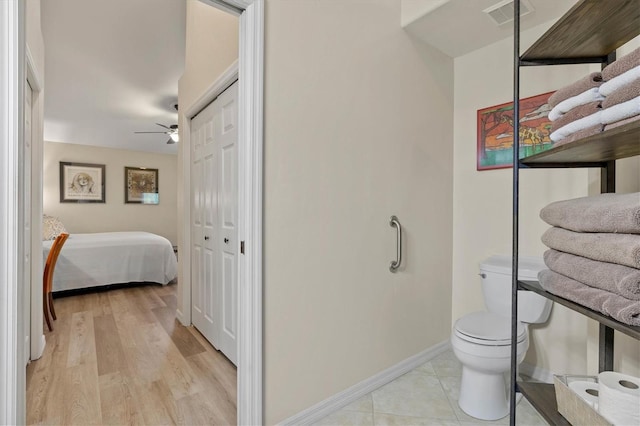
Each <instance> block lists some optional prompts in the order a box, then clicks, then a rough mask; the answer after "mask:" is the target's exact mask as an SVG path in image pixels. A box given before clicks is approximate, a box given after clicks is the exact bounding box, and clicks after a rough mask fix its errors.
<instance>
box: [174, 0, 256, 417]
mask: <svg viewBox="0 0 640 426" xmlns="http://www.w3.org/2000/svg"><path fill="white" fill-rule="evenodd" d="M200 1H201V2H202V3H205V4H208V5H210V6H213V7H216V8H218V9H221V10H224V11H225V12H229V13H232V14H234V15H236V16H238V19H239V24H240V25H239V55H238V61H237V62H236V63H234V64H232V65H231V66H230V67H229V68H228V69H227V70H226V71H225V72H224V73H223V74H222V75H221V76H220V77H219V78H218V79H217V80H216V81H215V82H214V83H213V84H212V85H211V86H210V87H209V88H208V89H207V90H205V92H204V93H203V94H201V95H200V97H199V98H198V99H197V100H196V101H194V103H193V104H192V105H185V109H184V113H182V112H180V115H181V116H180V119H179V122H180V123H181V128H180V137H181V139H182V140H183V141H184V143H183V144H181V154H182V161H181V165H182V168H183V188H182V189H183V190H182V196H183V199H182V205H183V220H182V223H181V224H180V226H181V227H182V232H181V233H182V241H181V242H182V247H181V250H180V251H181V253H180V262H181V270H182V275H181V281H180V282H181V283H183V284H184V285H180V287H181V289H180V290H179V291H181V292H182V304H181V305H180V306H178V311H177V316H178V319H179V320H180V322H181V323H182V324H183V325H190V324H191V273H190V272H191V271H190V270H191V220H190V219H191V200H190V194H191V173H190V172H187V171H190V167H191V151H190V149H186V148H183V147H189V148H190V146H189V138H190V136H191V119H192V118H193V117H194V116H195V115H196V114H197V113H198V112H199V111H200V110H201V109H202V108H204V107H205V106H206V105H208V104H209V103H210V102H211V101H213V99H215V97H217V96H218V95H219V94H220V93H222V91H224V89H225V88H226V87H228V86H229V84H230V83H231V82H233V81H234V80H235V79H236V78H237V79H238V124H239V127H238V239H239V241H244V246H245V250H244V254H243V255H239V256H238V357H237V362H238V376H237V377H238V378H237V386H238V390H237V407H238V411H237V414H238V418H237V423H238V424H239V425H258V424H263V420H262V419H263V385H262V383H263V375H262V366H263V361H262V352H263V351H262V348H263V343H262V341H263V340H262V339H263V337H262V235H263V234H262V197H263V195H262V190H263V185H262V176H263V172H262V170H263V119H264V109H263V108H264V107H263V93H264V86H263V84H264V0H200ZM187 283H188V285H187Z"/></svg>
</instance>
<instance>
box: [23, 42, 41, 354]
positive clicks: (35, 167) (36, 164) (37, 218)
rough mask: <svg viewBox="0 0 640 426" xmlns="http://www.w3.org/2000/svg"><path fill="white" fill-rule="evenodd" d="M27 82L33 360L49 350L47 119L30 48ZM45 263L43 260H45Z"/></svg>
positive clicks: (26, 51)
mask: <svg viewBox="0 0 640 426" xmlns="http://www.w3.org/2000/svg"><path fill="white" fill-rule="evenodd" d="M25 55H26V67H27V81H28V82H29V84H30V85H31V90H32V91H33V98H32V100H31V102H32V103H31V122H32V126H31V139H32V141H31V191H30V192H31V193H30V196H31V297H30V300H29V302H28V303H26V302H25V306H29V305H30V315H29V319H30V327H31V329H30V333H29V338H30V340H31V342H30V359H31V360H32V361H33V360H36V359H38V358H40V357H41V356H42V353H43V352H44V347H45V337H44V326H43V322H42V321H43V313H42V279H38V278H37V277H42V272H43V271H42V261H39V260H41V259H42V257H41V256H42V179H43V177H42V176H43V160H42V158H43V157H42V154H43V149H44V147H43V145H42V144H43V137H42V129H43V124H42V123H43V117H42V112H43V111H44V105H43V104H42V102H43V98H42V90H43V87H44V84H43V79H44V76H43V75H42V74H41V73H40V70H39V69H38V67H37V65H36V61H35V59H34V58H33V55H32V54H31V50H30V49H29V46H28V45H26V48H25ZM42 260H43V259H42Z"/></svg>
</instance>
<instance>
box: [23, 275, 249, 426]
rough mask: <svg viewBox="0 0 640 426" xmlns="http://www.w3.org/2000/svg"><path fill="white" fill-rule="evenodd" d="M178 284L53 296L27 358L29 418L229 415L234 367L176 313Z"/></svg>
mask: <svg viewBox="0 0 640 426" xmlns="http://www.w3.org/2000/svg"><path fill="white" fill-rule="evenodd" d="M175 291H176V285H175V284H173V285H168V286H160V285H145V286H141V287H134V288H124V289H116V290H110V291H105V292H98V293H91V294H85V295H76V296H70V297H63V298H58V299H55V300H54V303H55V309H56V313H57V315H58V319H57V320H56V321H54V322H53V327H54V330H53V331H52V332H49V331H48V330H47V329H46V325H45V336H46V339H47V345H46V349H45V353H44V355H43V356H42V358H40V359H39V360H36V361H34V362H31V363H30V364H29V366H28V367H27V422H28V423H29V424H56V425H71V424H77V425H89V424H147V425H169V424H184V425H198V424H207V425H231V424H236V368H235V366H234V365H233V364H232V363H231V362H229V360H227V358H225V357H224V355H222V354H221V353H220V352H218V351H216V350H215V349H214V348H213V347H212V346H211V345H210V344H209V343H208V342H207V341H206V340H205V339H204V338H203V337H202V336H201V335H200V334H199V333H198V331H197V330H195V329H194V328H193V327H183V326H182V325H180V323H179V322H178V321H177V320H176V319H175V311H176V296H175Z"/></svg>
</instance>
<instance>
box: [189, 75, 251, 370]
mask: <svg viewBox="0 0 640 426" xmlns="http://www.w3.org/2000/svg"><path fill="white" fill-rule="evenodd" d="M237 99H238V88H237V83H234V84H233V85H232V86H231V87H229V88H228V89H227V90H225V91H224V92H223V93H222V94H221V95H220V96H219V97H218V98H216V99H215V100H214V101H213V102H212V103H211V104H209V105H208V106H207V107H206V108H205V109H204V110H202V111H201V112H200V113H199V114H198V115H197V116H196V117H194V118H193V120H192V123H191V146H192V148H191V155H192V156H191V161H192V165H191V173H192V174H191V188H192V193H191V202H192V206H191V212H192V218H191V232H192V253H191V258H192V263H191V287H192V289H191V299H192V302H191V305H192V322H193V325H194V326H195V327H196V328H198V330H200V332H201V333H202V334H203V335H204V336H205V337H206V338H207V339H208V340H209V341H210V342H211V344H212V345H213V346H214V347H215V348H217V349H219V350H220V351H222V352H223V353H224V354H225V355H226V356H227V358H229V359H230V360H231V361H232V362H233V363H234V364H235V362H236V356H237V318H238V306H237V304H238V297H237V294H238V290H237V281H238V280H237V255H238V249H239V244H238V238H237V234H238V231H237V217H238V166H237V165H238V149H237V148H238V129H237V121H238V107H237Z"/></svg>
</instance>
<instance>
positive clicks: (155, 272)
mask: <svg viewBox="0 0 640 426" xmlns="http://www.w3.org/2000/svg"><path fill="white" fill-rule="evenodd" d="M52 243H53V241H51V240H48V241H43V242H42V245H43V251H44V253H43V255H44V258H45V259H46V257H47V255H48V254H49V250H50V249H51V244H52ZM177 272H178V264H177V260H176V255H175V253H174V251H173V246H172V245H171V242H169V240H167V239H166V238H164V237H161V236H160V235H155V234H151V233H149V232H103V233H95V234H70V235H69V238H68V239H67V241H66V243H65V245H64V246H63V247H62V251H61V252H60V256H59V257H58V262H57V264H56V268H55V272H54V276H53V291H54V292H59V291H67V290H77V289H83V288H90V287H100V286H106V285H111V284H126V283H137V282H153V283H159V284H168V283H169V282H171V281H173V280H174V279H175V278H176V275H177Z"/></svg>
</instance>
